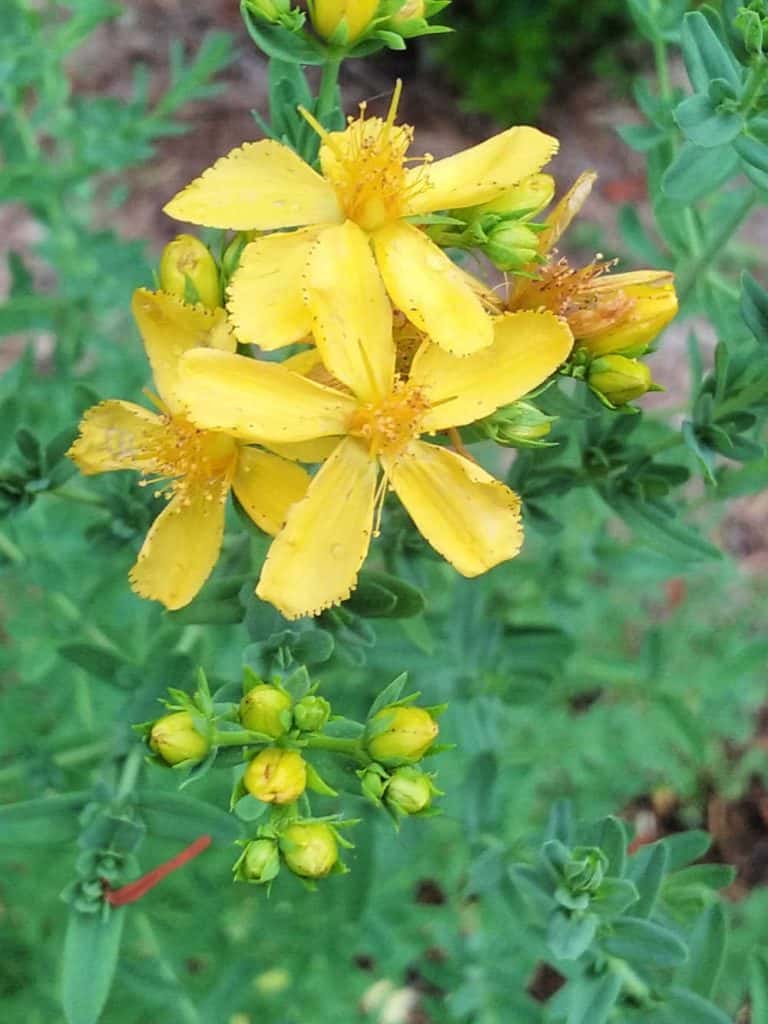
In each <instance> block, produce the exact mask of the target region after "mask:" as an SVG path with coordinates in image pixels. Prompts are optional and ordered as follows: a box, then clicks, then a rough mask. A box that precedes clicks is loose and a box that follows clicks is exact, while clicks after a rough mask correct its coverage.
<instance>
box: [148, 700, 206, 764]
mask: <svg viewBox="0 0 768 1024" xmlns="http://www.w3.org/2000/svg"><path fill="white" fill-rule="evenodd" d="M149 746H150V749H151V750H153V751H154V752H155V753H156V754H157V755H158V757H161V758H162V759H163V761H165V763H166V764H181V762H182V761H202V760H203V758H204V757H206V755H207V754H208V751H209V750H210V748H211V745H210V743H209V742H208V740H207V739H206V738H205V736H202V735H201V734H200V733H199V732H198V731H197V729H196V728H195V726H194V723H193V720H192V715H191V714H190V713H189V711H176V712H174V713H173V714H172V715H164V716H163V718H158V720H157V721H156V722H155V724H154V725H153V726H152V730H151V732H150V734H149Z"/></svg>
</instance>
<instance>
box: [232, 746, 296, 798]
mask: <svg viewBox="0 0 768 1024" xmlns="http://www.w3.org/2000/svg"><path fill="white" fill-rule="evenodd" d="M243 785H244V786H245V788H246V789H247V790H248V792H249V793H250V794H251V796H255V797H256V799H257V800H263V801H264V803H265V804H292V803H293V801H294V800H298V798H299V797H300V796H301V794H302V793H303V792H304V790H305V789H306V786H307V766H306V764H305V762H304V758H303V757H302V756H301V754H299V753H298V752H297V751H296V750H283V749H282V748H281V747H267V748H266V750H262V751H261V752H260V753H258V754H257V755H256V757H254V758H253V760H252V761H251V763H250V764H249V765H248V767H247V768H246V769H245V774H244V775H243Z"/></svg>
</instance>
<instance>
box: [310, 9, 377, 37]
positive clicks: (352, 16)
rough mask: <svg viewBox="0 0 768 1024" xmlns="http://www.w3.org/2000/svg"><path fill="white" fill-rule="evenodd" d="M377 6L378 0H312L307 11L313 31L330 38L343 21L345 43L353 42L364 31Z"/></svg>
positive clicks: (374, 14)
mask: <svg viewBox="0 0 768 1024" xmlns="http://www.w3.org/2000/svg"><path fill="white" fill-rule="evenodd" d="M378 8H379V0H313V3H312V4H311V5H310V8H309V13H310V17H311V18H312V24H313V25H314V27H315V31H316V32H317V34H318V35H319V36H322V38H323V39H330V38H331V36H332V35H333V34H334V33H335V32H336V31H337V30H338V28H339V26H340V25H341V22H342V21H343V22H344V24H345V26H346V29H347V38H346V42H347V43H354V42H355V40H356V39H359V37H360V36H361V35H362V34H363V33H364V32H365V30H366V29H367V28H368V26H369V25H370V23H371V21H372V20H373V18H374V17H375V16H376V11H377V10H378Z"/></svg>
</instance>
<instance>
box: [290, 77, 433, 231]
mask: <svg viewBox="0 0 768 1024" xmlns="http://www.w3.org/2000/svg"><path fill="white" fill-rule="evenodd" d="M401 91H402V83H401V82H399V81H398V83H397V85H396V87H395V91H394V93H393V96H392V102H391V104H390V108H389V113H388V114H387V117H386V119H382V118H380V117H367V116H366V114H367V106H366V104H365V103H361V104H360V107H359V111H360V113H359V116H358V117H356V118H352V117H350V118H349V119H348V121H347V127H346V129H345V130H344V131H341V132H327V131H325V129H324V128H323V127H322V126H321V125H320V124H318V122H317V121H316V120H315V119H314V118H313V117H312V116H311V115H310V114H308V113H307V112H306V111H303V110H302V113H303V115H304V117H305V118H306V119H307V120H308V121H309V123H310V124H311V125H312V127H313V128H314V129H315V131H317V132H318V134H319V135H320V136H321V138H322V140H323V145H322V148H321V150H320V165H321V167H322V171H323V176H324V177H325V178H326V180H327V181H329V182H330V184H331V185H332V186H333V188H334V190H335V192H336V195H337V197H338V199H339V203H340V204H341V207H342V209H343V210H344V213H345V216H346V217H347V219H349V220H351V221H354V222H355V223H356V224H357V225H359V226H360V227H361V228H362V229H363V230H364V231H375V230H376V228H379V227H382V226H383V225H384V224H387V223H389V222H390V221H393V220H398V219H400V218H401V217H403V216H405V215H406V212H407V207H408V202H409V200H410V199H411V198H413V196H414V195H416V194H418V193H419V192H421V191H422V190H423V189H424V188H426V187H428V183H427V181H426V180H425V178H424V176H423V175H420V174H418V173H416V174H414V173H412V172H411V171H409V169H408V168H407V167H406V165H407V164H408V163H412V162H416V163H420V164H421V165H422V167H425V166H426V165H427V164H429V163H430V162H431V160H432V157H431V156H430V155H429V154H426V155H425V156H423V157H408V156H407V153H408V150H409V148H410V146H411V143H412V142H413V136H414V131H413V128H412V127H411V126H410V125H406V124H404V125H396V124H395V117H396V115H397V107H398V104H399V102H400V93H401Z"/></svg>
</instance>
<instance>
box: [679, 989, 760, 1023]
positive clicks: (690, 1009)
mask: <svg viewBox="0 0 768 1024" xmlns="http://www.w3.org/2000/svg"><path fill="white" fill-rule="evenodd" d="M664 1010H665V1014H666V1015H665V1018H664V1024H683V1021H684V1022H685V1024H733V1022H732V1019H731V1017H729V1016H728V1014H726V1013H723V1011H722V1010H721V1009H719V1008H718V1007H717V1006H715V1005H714V1003H710V1002H709V1000H708V999H702V998H701V996H699V995H696V993H695V992H691V991H690V990H688V989H684V988H673V989H670V991H669V993H668V995H667V1002H666V1005H665V1007H664ZM752 1019H753V1021H755V1022H756V1024H757V1021H758V1020H759V1018H758V1017H755V1016H754V1014H753V1016H752Z"/></svg>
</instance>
